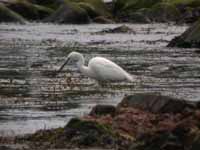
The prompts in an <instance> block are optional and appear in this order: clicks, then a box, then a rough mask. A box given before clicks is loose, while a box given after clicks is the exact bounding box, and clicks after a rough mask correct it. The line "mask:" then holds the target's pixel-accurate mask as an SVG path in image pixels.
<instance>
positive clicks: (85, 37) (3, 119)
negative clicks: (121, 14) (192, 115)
mask: <svg viewBox="0 0 200 150" xmlns="http://www.w3.org/2000/svg"><path fill="white" fill-rule="evenodd" d="M117 26H119V24H118V25H95V24H93V25H81V26H78V25H52V24H27V25H16V24H0V99H1V100H0V135H13V134H24V133H31V132H34V131H36V130H38V129H46V128H54V127H58V126H63V125H65V124H66V122H67V121H68V120H69V119H70V118H71V117H74V116H82V115H84V114H86V113H88V112H89V110H90V109H91V107H92V106H94V105H96V104H113V105H116V104H117V103H119V102H120V100H121V99H122V98H123V97H124V95H126V94H133V93H140V92H157V93H161V94H163V95H170V96H173V97H178V98H184V99H187V100H192V101H197V100H199V99H200V94H199V93H200V65H199V64H200V57H199V54H197V53H195V49H177V48H166V47H165V46H166V45H167V43H168V42H169V41H170V40H171V39H172V38H173V37H174V36H177V35H179V34H181V33H182V32H183V31H185V29H186V28H187V26H174V25H167V24H146V25H141V24H135V25H131V24H128V26H129V27H131V28H132V29H133V30H135V31H136V34H99V33H97V32H98V31H101V30H102V29H106V28H114V27H117ZM71 51H78V52H81V53H83V54H84V56H85V58H86V62H88V60H89V59H90V58H92V57H94V56H103V57H106V58H108V59H111V60H112V61H114V62H116V63H117V64H119V65H120V66H122V67H123V68H124V69H125V70H127V71H128V72H129V73H131V74H134V75H137V81H136V82H135V83H115V84H112V85H109V86H107V87H102V88H98V87H96V86H95V81H93V80H91V79H88V78H87V77H85V76H83V75H81V74H79V72H78V70H77V69H76V67H75V66H74V65H68V66H66V67H65V70H64V71H63V72H62V73H60V74H59V75H58V76H57V77H53V76H52V74H53V73H54V71H55V70H56V69H58V68H59V67H60V65H62V63H63V62H64V60H65V59H66V56H67V54H68V53H69V52H71Z"/></svg>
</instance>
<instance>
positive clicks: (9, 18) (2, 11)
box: [0, 3, 26, 24]
mask: <svg viewBox="0 0 200 150" xmlns="http://www.w3.org/2000/svg"><path fill="white" fill-rule="evenodd" d="M0 22H17V23H22V24H24V23H26V20H25V19H24V18H23V17H22V16H20V15H19V14H17V13H16V12H14V11H12V10H10V9H9V8H7V7H6V6H5V5H4V4H1V3H0Z"/></svg>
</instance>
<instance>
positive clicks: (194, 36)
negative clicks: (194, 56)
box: [168, 20, 200, 48]
mask: <svg viewBox="0 0 200 150" xmlns="http://www.w3.org/2000/svg"><path fill="white" fill-rule="evenodd" d="M168 47H182V48H193V47H196V48H199V47H200V20H199V21H197V22H196V23H194V24H193V25H192V26H191V27H190V28H189V29H187V30H186V31H185V32H184V33H183V34H181V35H180V36H178V37H175V38H174V39H172V40H171V41H170V43H169V44H168Z"/></svg>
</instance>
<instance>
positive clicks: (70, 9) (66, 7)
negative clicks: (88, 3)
mask: <svg viewBox="0 0 200 150" xmlns="http://www.w3.org/2000/svg"><path fill="white" fill-rule="evenodd" d="M45 21H46V22H53V23H61V24H86V23H89V22H90V18H89V16H88V13H87V12H86V11H85V10H84V9H83V8H81V7H79V5H78V4H76V3H73V2H68V1H67V2H66V3H65V4H63V5H62V6H60V8H59V9H58V10H56V12H55V13H53V14H52V15H51V16H50V17H48V18H47V19H45Z"/></svg>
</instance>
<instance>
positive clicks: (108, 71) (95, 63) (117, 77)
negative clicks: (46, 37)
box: [58, 52, 133, 82]
mask: <svg viewBox="0 0 200 150" xmlns="http://www.w3.org/2000/svg"><path fill="white" fill-rule="evenodd" d="M68 62H76V65H77V67H78V69H79V70H80V72H81V73H83V74H84V75H85V76H88V77H90V78H93V79H95V80H97V81H99V82H116V81H130V82H133V77H132V76H131V75H130V74H129V73H127V72H126V71H125V70H124V69H122V68H121V67H120V66H118V65H117V64H115V63H114V62H112V61H110V60H108V59H106V58H103V57H94V58H92V59H91V60H90V61H89V63H88V66H85V65H84V63H85V59H84V57H83V55H82V54H81V53H78V52H71V53H70V54H69V55H68V56H67V60H66V61H65V63H64V64H63V65H62V66H61V67H60V69H59V70H58V72H60V71H61V70H62V69H63V68H64V66H65V65H66V64H67V63H68Z"/></svg>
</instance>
